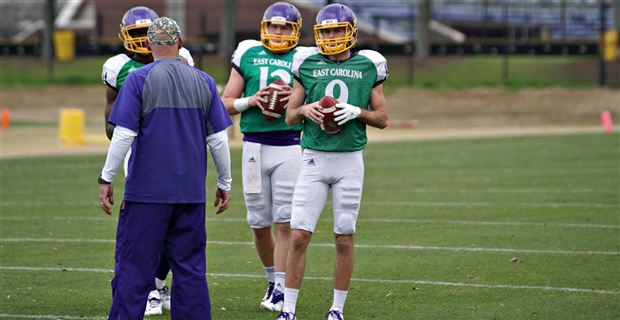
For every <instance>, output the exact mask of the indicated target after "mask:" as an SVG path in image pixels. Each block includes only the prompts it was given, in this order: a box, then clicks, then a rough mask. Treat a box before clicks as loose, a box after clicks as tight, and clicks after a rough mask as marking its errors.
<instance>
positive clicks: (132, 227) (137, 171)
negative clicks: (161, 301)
mask: <svg viewBox="0 0 620 320" xmlns="http://www.w3.org/2000/svg"><path fill="white" fill-rule="evenodd" d="M147 40H148V43H149V46H150V48H151V51H152V53H153V57H154V59H155V62H153V63H151V64H149V65H146V66H144V67H142V68H140V69H137V70H135V71H133V72H132V73H131V74H130V75H129V76H128V77H127V80H126V81H125V84H124V85H123V87H122V89H121V90H120V92H119V94H118V98H117V100H116V102H115V105H114V107H113V111H112V114H111V115H110V118H109V120H108V121H109V122H110V123H111V124H112V125H114V126H115V127H116V128H115V130H114V135H113V138H112V142H111V144H110V148H109V150H108V155H107V158H106V162H105V166H104V168H103V170H102V171H101V175H100V176H99V179H98V182H99V186H100V191H99V200H100V202H101V207H102V209H103V210H104V211H105V212H106V213H107V214H111V213H112V205H113V204H114V199H113V188H112V184H111V182H112V181H113V180H114V177H115V176H116V173H117V168H118V167H119V166H120V164H121V163H122V162H123V158H124V157H125V155H126V153H127V151H128V150H129V148H130V147H131V149H132V150H133V151H132V154H131V158H130V159H129V170H128V171H129V172H128V173H127V179H126V182H125V195H124V199H123V202H122V203H121V206H120V213H119V219H118V229H117V235H116V253H115V257H114V258H115V265H114V279H113V280H112V307H111V309H110V314H109V319H113V320H117V319H123V320H125V319H128V320H133V319H142V318H143V316H144V309H145V303H144V301H146V298H147V295H148V293H149V290H150V289H151V287H152V282H153V277H155V270H156V267H157V264H158V259H159V255H160V252H161V250H162V248H163V247H164V246H166V248H167V249H168V252H169V259H170V265H171V267H172V272H173V274H174V281H173V285H172V303H171V307H172V309H171V316H172V319H183V320H189V319H211V303H210V300H209V289H208V287H207V279H206V255H205V247H206V242H207V239H206V228H205V192H206V190H205V179H206V174H207V145H208V146H209V149H210V150H211V154H212V156H213V158H214V163H215V166H216V169H217V171H218V183H217V191H216V193H215V203H216V206H218V210H217V213H220V212H223V211H224V210H226V208H227V207H228V204H229V200H230V194H229V192H230V186H231V176H230V151H229V148H228V140H227V135H226V128H227V127H228V126H230V125H231V124H232V121H231V119H230V117H229V116H228V113H227V112H226V109H225V107H224V105H223V104H222V101H221V99H220V97H219V95H218V93H217V89H216V87H215V82H214V80H213V78H211V77H210V76H209V75H207V74H206V73H204V72H202V71H200V70H198V69H195V68H193V67H190V66H188V65H187V64H184V63H183V62H182V61H181V60H180V59H179V58H178V50H179V48H180V47H181V46H182V43H183V39H182V37H181V30H180V28H179V26H178V25H177V24H176V22H175V21H174V20H172V19H170V18H167V17H161V18H159V19H157V20H155V21H154V22H153V23H152V25H151V26H150V28H149V30H148V35H147Z"/></svg>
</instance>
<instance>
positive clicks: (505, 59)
mask: <svg viewBox="0 0 620 320" xmlns="http://www.w3.org/2000/svg"><path fill="white" fill-rule="evenodd" d="M272 2H273V1H271V0H229V1H224V0H208V1H207V0H204V1H198V0H153V1H148V3H146V2H145V1H140V0H126V1H105V0H30V1H19V0H3V1H2V2H1V3H0V6H1V8H0V20H1V21H2V28H1V29H0V30H1V31H0V56H3V57H7V56H12V57H13V56H30V57H32V56H35V57H41V58H45V57H47V58H48V59H49V61H50V62H51V61H52V59H51V58H52V54H53V55H54V56H55V58H56V59H55V60H56V61H64V60H72V59H74V58H75V57H84V56H98V55H106V56H109V55H111V54H114V53H118V52H122V46H121V44H120V42H119V40H118V36H117V34H118V30H119V22H120V18H121V17H122V15H123V13H124V12H125V11H126V10H127V9H129V8H131V7H133V6H137V5H145V4H146V5H148V6H149V7H151V8H153V9H154V10H155V11H156V12H158V13H159V14H160V15H166V16H170V17H172V18H174V19H175V20H177V21H178V22H179V24H180V25H181V27H182V28H183V30H184V32H185V37H186V40H187V41H186V43H187V47H188V48H189V49H190V51H191V52H192V53H193V54H194V55H195V56H198V57H200V56H202V55H213V54H219V55H220V56H221V57H229V56H230V54H231V53H232V51H233V50H234V47H235V45H236V43H238V42H239V41H240V40H243V39H247V38H255V39H256V38H258V37H259V28H258V25H259V22H260V19H261V14H262V12H263V10H264V9H265V8H266V7H267V6H268V5H269V4H271V3H272ZM290 2H291V3H293V4H295V5H296V6H297V7H299V8H300V10H301V12H302V16H303V17H304V25H303V32H302V37H303V39H302V41H301V44H302V45H313V43H314V41H313V38H312V36H313V34H312V25H313V22H314V21H313V20H314V17H315V16H316V13H317V12H318V10H319V9H320V8H321V7H322V6H324V5H325V4H327V3H332V2H339V3H344V4H347V5H349V6H350V7H351V8H352V9H353V10H354V11H355V12H356V13H357V15H358V17H359V31H360V32H359V47H361V48H372V49H375V50H379V51H380V52H382V53H384V54H386V55H396V56H401V57H402V58H411V60H412V61H409V62H406V60H405V62H404V65H406V66H408V68H407V70H408V73H407V75H406V77H405V78H406V79H405V80H406V81H407V82H408V83H410V84H411V83H413V82H414V81H415V80H416V77H415V76H414V74H415V70H414V66H415V63H416V62H415V61H413V60H414V59H416V60H419V59H426V58H428V57H431V58H433V57H461V56H464V57H467V56H473V55H489V56H498V57H502V62H501V63H500V64H498V65H496V68H500V72H501V74H502V82H503V83H504V84H505V83H506V82H508V81H509V79H510V78H511V71H512V70H510V67H509V65H510V61H509V57H510V56H514V55H526V56H551V55H556V56H557V55H560V56H580V57H588V58H590V60H591V61H590V63H589V64H587V65H588V66H589V67H590V68H594V71H592V70H590V71H591V72H594V74H595V76H596V77H595V79H593V81H596V82H597V83H598V84H599V85H608V84H610V83H611V85H613V86H617V85H618V83H617V82H618V80H617V79H616V78H617V70H614V69H617V67H618V64H617V61H618V29H619V25H620V5H619V1H618V0H524V1H523V0H520V1H517V0H461V1H455V0H435V1H431V0H383V1H370V0H335V1H330V0H292V1H290ZM52 20H53V21H54V23H53V25H54V28H50V27H48V26H51V24H52V23H50V22H49V21H52ZM46 44H47V45H46ZM198 62H199V66H200V62H201V60H200V59H198ZM583 64H584V63H582V65H580V66H578V67H576V68H577V69H579V68H581V69H584V68H586V67H585V66H584V65H583ZM610 70H611V71H610ZM48 71H49V72H52V71H53V69H52V67H51V66H50V67H49V68H48ZM496 71H497V70H496ZM576 72H577V73H578V72H579V70H577V71H576Z"/></svg>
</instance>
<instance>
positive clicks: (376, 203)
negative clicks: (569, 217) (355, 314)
mask: <svg viewBox="0 0 620 320" xmlns="http://www.w3.org/2000/svg"><path fill="white" fill-rule="evenodd" d="M61 206H68V207H76V206H92V207H93V208H95V207H97V206H98V202H94V201H90V200H89V201H86V200H83V201H71V200H61V201H55V200H49V201H41V200H38V201H37V200H33V201H28V202H24V201H12V200H5V201H3V202H2V207H4V208H5V209H6V208H7V207H29V208H32V207H54V208H56V207H61ZM363 206H384V207H399V206H415V207H465V208H467V207H509V206H520V207H523V206H525V207H539V208H612V209H615V208H620V203H588V202H515V203H503V202H502V203H499V202H487V201H483V202H466V201H408V200H405V201H381V200H376V201H373V200H369V201H362V207H363Z"/></svg>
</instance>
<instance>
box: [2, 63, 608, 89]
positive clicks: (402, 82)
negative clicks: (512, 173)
mask: <svg viewBox="0 0 620 320" xmlns="http://www.w3.org/2000/svg"><path fill="white" fill-rule="evenodd" d="M106 58H108V57H87V58H79V59H76V60H75V61H72V62H62V63H57V64H55V66H54V77H53V79H52V80H51V81H48V76H47V66H46V65H45V63H44V61H43V60H40V59H24V58H21V59H5V60H3V61H1V62H0V68H1V69H2V72H1V74H2V76H1V79H0V85H1V86H2V87H4V88H11V87H24V86H25V87H30V86H32V87H40V86H45V85H48V84H50V83H52V84H63V85H92V84H99V83H101V76H100V75H101V66H102V65H103V63H104V62H105V60H106ZM195 59H196V65H197V66H200V67H201V68H202V69H203V70H204V71H206V72H208V73H209V74H211V75H212V76H213V77H214V78H215V80H216V81H217V83H219V84H222V85H223V84H225V83H226V81H228V75H229V70H230V66H229V64H228V61H227V60H225V59H224V60H222V59H221V58H214V57H211V56H204V57H203V58H202V60H201V59H200V57H198V56H196V57H195ZM387 59H388V65H389V67H390V79H389V81H388V82H386V89H387V90H392V89H395V88H397V87H401V86H409V84H408V82H407V79H408V73H409V71H408V70H409V69H408V65H407V61H406V59H403V58H402V57H394V59H392V57H387ZM502 59H503V58H502V57H501V56H472V57H465V58H454V59H443V60H437V61H435V60H432V59H431V60H429V61H435V62H431V63H419V66H418V64H416V68H415V70H414V79H415V81H414V86H415V87H420V88H435V89H467V88H473V87H500V86H504V87H505V88H507V89H518V88H524V87H553V86H566V87H593V86H596V82H595V79H596V78H595V75H596V72H595V71H596V63H595V59H596V57H594V56H585V57H567V56H537V57H531V56H511V57H510V59H509V69H508V70H509V78H508V81H506V82H505V81H504V79H503V75H502V74H503V60H502ZM575 66H578V67H579V66H581V67H580V68H579V69H577V71H571V70H573V69H574V68H575ZM584 66H585V67H584ZM571 72H574V73H578V75H576V74H573V73H571ZM586 73H587V74H586Z"/></svg>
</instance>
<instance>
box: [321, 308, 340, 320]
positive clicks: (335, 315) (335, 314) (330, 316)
mask: <svg viewBox="0 0 620 320" xmlns="http://www.w3.org/2000/svg"><path fill="white" fill-rule="evenodd" d="M325 318H327V320H344V315H342V312H340V311H337V310H329V312H328V313H327V314H326V315H325Z"/></svg>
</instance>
